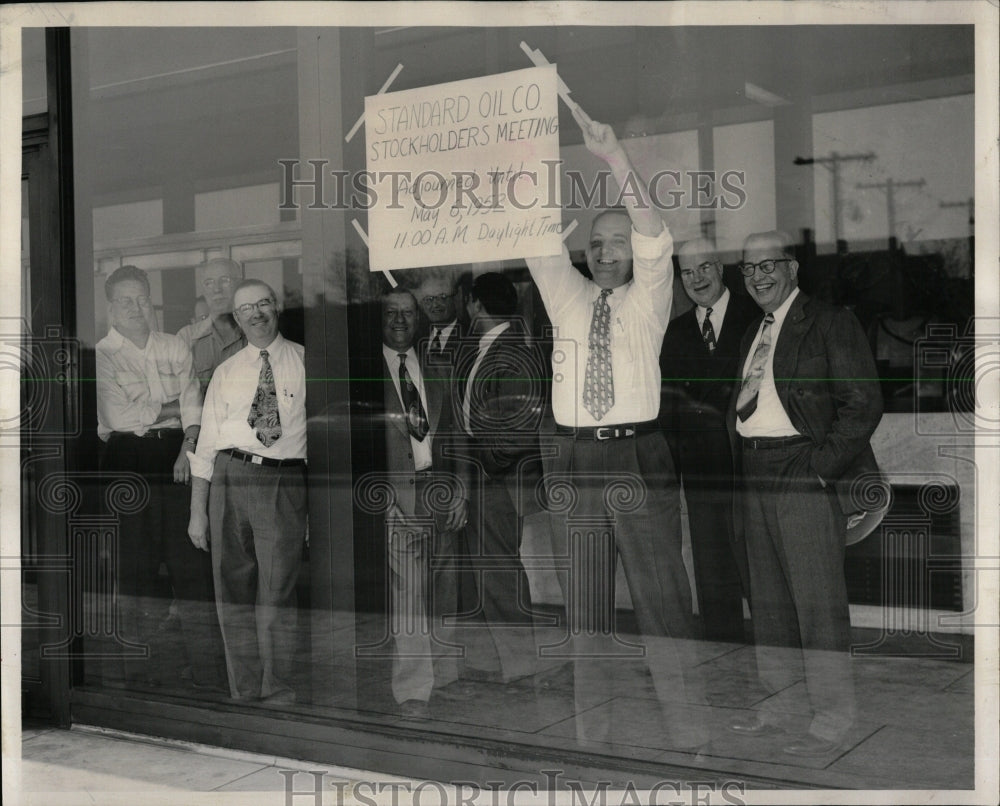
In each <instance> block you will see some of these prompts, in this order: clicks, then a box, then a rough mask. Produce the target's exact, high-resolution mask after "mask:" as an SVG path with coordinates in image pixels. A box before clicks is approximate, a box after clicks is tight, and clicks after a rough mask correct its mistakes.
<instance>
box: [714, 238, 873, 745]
mask: <svg viewBox="0 0 1000 806" xmlns="http://www.w3.org/2000/svg"><path fill="white" fill-rule="evenodd" d="M740 271H741V272H742V274H743V278H744V283H745V284H746V288H747V291H749V292H750V296H751V297H753V299H754V301H756V303H757V305H758V306H759V307H760V308H761V310H762V311H763V312H764V314H765V316H764V317H763V321H760V322H759V326H756V327H755V326H752V327H750V328H749V329H748V330H747V331H746V334H745V336H744V338H743V343H742V345H741V348H740V361H739V364H738V366H739V367H740V375H741V377H742V378H743V380H742V383H741V384H740V385H739V387H738V389H734V393H733V395H732V401H731V404H730V408H729V417H728V423H729V426H730V431H731V433H732V435H733V437H734V443H735V447H736V449H737V451H738V453H737V455H738V456H740V466H741V467H742V471H743V495H742V508H741V512H742V520H743V528H744V531H745V534H746V547H747V559H748V561H749V568H750V593H751V597H752V601H751V611H752V614H753V626H754V640H755V642H756V645H757V668H758V672H759V675H760V680H761V683H762V684H763V685H764V688H765V689H766V690H767V691H768V692H769V693H776V692H778V691H784V690H786V689H788V688H790V687H791V686H792V685H793V684H794V683H795V682H796V681H797V680H799V679H800V678H801V677H802V676H803V675H804V677H805V683H806V691H807V695H808V699H809V705H810V707H811V709H812V722H811V724H810V726H809V730H808V732H807V734H806V735H805V736H803V737H800V738H799V739H797V740H796V741H793V742H791V743H789V744H788V745H787V746H786V747H785V748H784V749H785V752H786V753H789V754H791V755H795V756H806V757H822V756H828V755H830V754H832V753H834V752H836V751H837V749H838V748H839V747H840V745H841V744H842V743H843V741H844V739H845V737H846V735H847V732H848V731H849V730H850V728H851V726H852V725H853V723H854V720H855V717H856V707H855V701H854V684H853V680H852V677H851V667H850V654H849V652H848V649H849V647H850V638H851V637H850V626H851V620H850V612H849V609H848V604H847V585H846V582H845V580H844V544H845V537H846V530H847V525H848V518H847V517H846V516H845V514H844V512H843V511H842V509H841V506H840V504H839V502H838V495H837V490H836V488H837V487H838V486H842V485H847V486H848V487H849V486H850V485H851V484H852V482H853V481H854V480H855V479H856V478H858V477H859V476H861V475H864V474H866V473H871V472H873V471H875V470H876V469H877V466H876V465H875V457H874V455H873V453H872V449H871V445H870V442H869V440H870V438H871V435H872V433H873V432H874V431H875V428H876V426H878V423H879V420H880V419H881V416H882V395H881V392H880V389H879V382H878V375H877V374H876V370H875V361H874V359H873V358H872V353H871V348H870V347H869V346H868V340H867V338H866V337H865V333H864V331H863V330H862V328H861V324H860V323H859V322H858V320H857V318H856V317H855V316H854V314H853V313H851V312H850V311H848V310H847V309H846V308H837V307H834V306H832V305H828V304H826V303H824V302H821V301H820V300H816V299H812V298H810V297H808V296H807V295H806V294H803V293H802V292H801V291H799V288H798V271H799V264H798V261H797V260H796V259H795V254H794V252H793V250H792V242H791V239H790V238H789V237H788V236H787V235H786V234H784V233H781V232H765V233H759V234H756V235H751V236H750V237H749V238H747V240H746V243H745V245H744V249H743V263H742V264H741V266H740ZM773 703H774V698H773V697H772V698H769V699H768V700H765V701H764V702H763V703H762V704H761V705H760V706H759V709H758V710H757V711H756V712H754V713H752V714H751V715H750V717H749V718H748V719H741V720H739V721H736V722H734V723H732V725H731V726H730V727H731V729H732V730H733V731H734V732H736V733H740V734H743V735H747V736H764V735H767V734H769V733H773V732H775V731H776V730H777V729H778V728H780V722H781V721H782V719H783V715H782V714H781V713H780V712H779V711H777V710H776V709H773Z"/></svg>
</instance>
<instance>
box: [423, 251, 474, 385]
mask: <svg viewBox="0 0 1000 806" xmlns="http://www.w3.org/2000/svg"><path fill="white" fill-rule="evenodd" d="M449 271H453V270H449V269H446V268H439V267H430V268H426V269H424V270H423V280H422V282H421V283H420V285H419V286H418V287H417V289H416V291H414V296H415V297H416V298H417V301H418V302H419V303H420V308H421V310H423V312H424V316H426V317H427V321H428V322H429V323H430V333H429V334H428V336H427V342H426V344H425V346H424V351H423V356H424V364H425V365H427V366H428V367H429V368H431V369H436V368H440V369H447V368H450V367H453V366H454V365H455V361H456V359H457V356H456V355H455V349H456V345H458V344H460V343H461V341H462V326H461V324H460V323H459V321H458V307H457V305H456V301H455V296H456V294H455V290H456V283H455V276H454V274H453V273H448V272H449Z"/></svg>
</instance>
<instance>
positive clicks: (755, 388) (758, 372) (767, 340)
mask: <svg viewBox="0 0 1000 806" xmlns="http://www.w3.org/2000/svg"><path fill="white" fill-rule="evenodd" d="M773 322H774V314H770V313H769V314H768V315H767V316H765V317H764V326H763V327H762V328H761V331H760V341H759V342H758V343H757V349H756V350H754V351H753V360H752V361H751V362H750V369H749V371H748V372H747V375H746V377H745V378H744V379H743V385H742V386H740V394H739V397H738V398H736V416H737V417H739V418H740V421H741V422H742V421H745V420H746V419H747V417H749V416H750V415H751V414H753V413H754V412H755V411H757V393H758V392H760V382H761V379H762V378H763V377H764V367H766V366H767V356H768V353H770V352H771V324H772V323H773Z"/></svg>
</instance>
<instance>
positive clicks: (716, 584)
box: [670, 423, 749, 642]
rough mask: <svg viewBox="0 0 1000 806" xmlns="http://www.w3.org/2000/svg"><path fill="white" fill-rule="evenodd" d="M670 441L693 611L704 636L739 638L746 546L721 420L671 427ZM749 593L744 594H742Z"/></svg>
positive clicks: (746, 585) (746, 575)
mask: <svg viewBox="0 0 1000 806" xmlns="http://www.w3.org/2000/svg"><path fill="white" fill-rule="evenodd" d="M671 436H672V439H671V442H670V444H671V447H676V453H675V454H674V458H675V459H676V461H677V467H678V470H679V472H680V475H681V480H682V483H683V486H684V500H685V502H686V503H687V515H688V527H689V532H690V534H691V559H692V561H693V564H694V578H695V586H696V588H697V596H698V612H699V613H700V614H701V623H702V629H703V631H704V636H705V638H706V639H708V640H710V641H738V642H742V641H744V640H745V636H744V629H743V595H744V591H745V590H749V571H748V570H747V558H746V546H745V545H744V544H743V542H742V541H740V542H737V540H736V538H735V536H734V530H733V457H732V450H731V448H730V445H729V434H728V432H727V431H726V428H725V424H724V423H723V424H722V425H721V428H720V429H718V430H700V431H684V432H677V433H674V434H673V435H671ZM747 598H748V599H749V596H748V597H747Z"/></svg>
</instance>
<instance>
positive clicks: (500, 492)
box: [453, 272, 545, 684]
mask: <svg viewBox="0 0 1000 806" xmlns="http://www.w3.org/2000/svg"><path fill="white" fill-rule="evenodd" d="M466 310H467V312H468V314H469V319H470V321H471V323H472V324H471V329H472V337H473V338H475V337H478V344H476V349H472V348H471V346H470V349H468V350H465V351H462V354H461V356H460V358H459V364H458V366H457V367H456V371H455V376H456V378H459V379H461V380H459V381H458V382H457V383H456V385H455V389H456V398H455V399H454V400H453V406H454V408H455V410H456V412H458V416H459V418H460V419H459V422H460V423H461V425H462V427H463V429H464V430H465V432H466V434H467V435H468V437H469V447H468V452H467V458H468V459H469V461H470V462H471V463H472V464H473V465H474V467H473V469H472V471H471V472H472V474H473V478H474V484H473V494H472V498H471V502H470V514H469V520H470V529H469V541H470V543H471V544H472V545H471V551H470V554H471V566H472V568H473V569H474V571H475V577H476V580H477V583H478V584H477V587H478V592H479V597H480V600H481V602H482V609H483V613H484V617H485V620H486V624H487V628H488V631H489V634H490V637H491V638H492V643H493V645H494V648H495V650H496V656H497V658H498V659H499V664H500V680H501V681H502V682H503V683H505V684H507V683H511V682H514V681H516V680H518V679H520V678H524V677H527V676H529V675H533V674H535V672H536V671H537V662H536V652H537V650H536V646H535V639H534V628H533V618H532V613H531V591H530V590H529V588H528V577H527V574H526V573H525V571H524V566H523V565H522V563H521V559H520V547H521V537H522V528H521V527H522V519H523V517H524V516H525V515H527V514H531V512H538V511H540V508H539V506H538V503H537V501H536V494H535V489H536V487H537V482H538V480H539V479H540V478H541V460H540V455H539V448H538V428H539V424H540V422H541V418H542V414H543V411H542V404H543V401H544V397H545V392H544V388H543V387H542V383H543V381H542V380H541V379H542V378H543V377H544V375H545V372H544V363H543V362H542V359H541V357H540V356H539V354H538V352H537V350H535V349H534V348H533V347H532V346H529V344H528V343H527V342H526V340H525V333H524V328H523V327H522V325H521V322H520V321H519V320H518V319H517V318H516V314H517V289H515V288H514V285H513V283H511V281H510V280H509V279H508V278H507V277H505V276H504V275H502V274H499V273H497V272H490V273H487V274H481V275H479V276H478V277H476V278H475V280H474V281H473V284H472V290H471V292H470V294H469V299H468V302H467V303H466ZM498 558H502V560H501V564H500V565H499V566H498V565H497V563H496V561H497V559H498ZM480 560H481V562H479V561H480ZM477 562H478V564H479V566H480V567H479V568H477V567H476V566H477ZM470 660H471V661H472V662H473V665H478V666H480V667H485V666H487V665H488V664H486V663H483V662H482V660H481V659H479V658H472V659H470ZM477 661H478V662H477Z"/></svg>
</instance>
